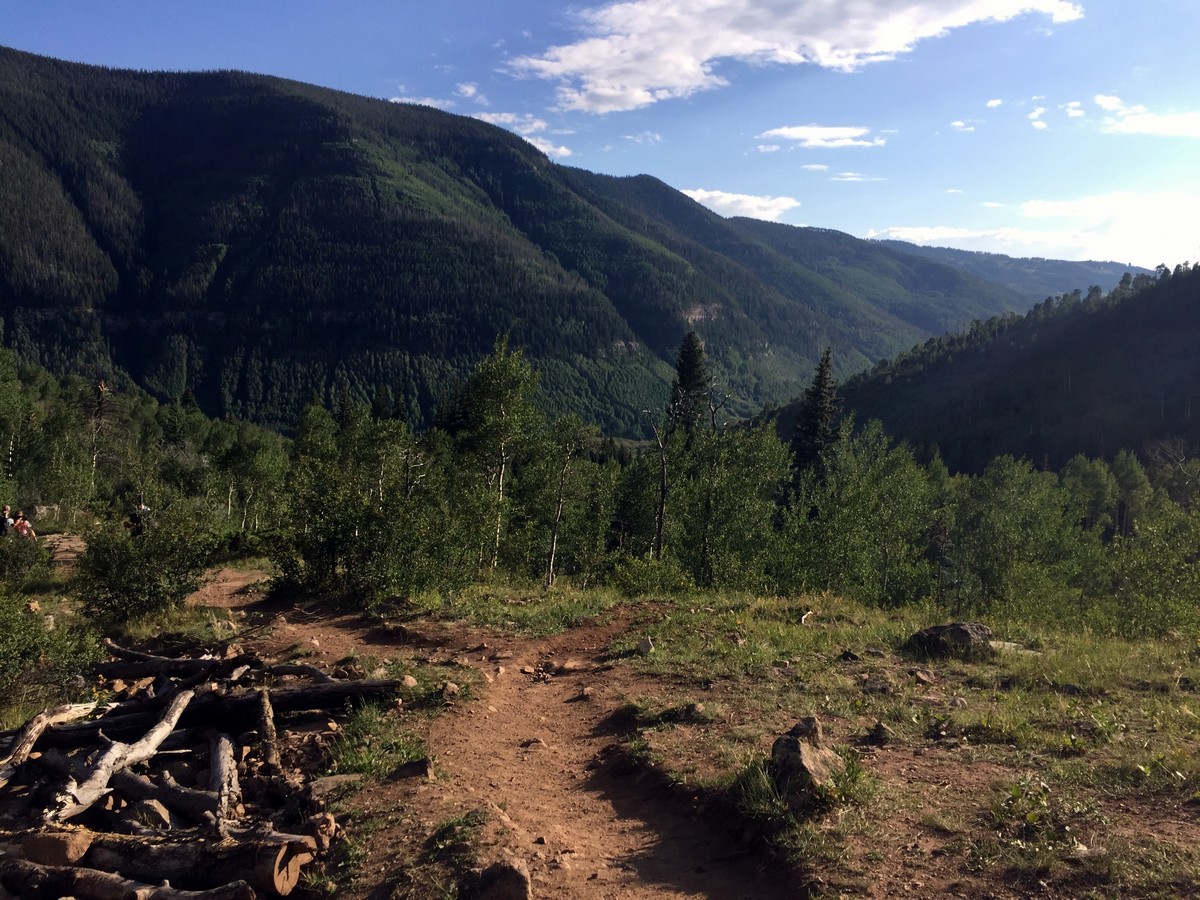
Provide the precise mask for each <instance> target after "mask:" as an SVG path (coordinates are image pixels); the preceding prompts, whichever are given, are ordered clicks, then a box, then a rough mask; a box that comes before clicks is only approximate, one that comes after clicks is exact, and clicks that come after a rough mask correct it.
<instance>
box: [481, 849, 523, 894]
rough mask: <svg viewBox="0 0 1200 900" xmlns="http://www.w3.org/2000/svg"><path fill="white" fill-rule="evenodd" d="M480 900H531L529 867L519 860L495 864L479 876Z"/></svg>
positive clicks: (507, 860) (508, 860)
mask: <svg viewBox="0 0 1200 900" xmlns="http://www.w3.org/2000/svg"><path fill="white" fill-rule="evenodd" d="M475 896H476V898H478V900H530V898H531V897H532V896H533V888H532V886H531V885H530V883H529V867H528V866H526V865H525V863H524V862H523V861H522V860H519V859H506V860H502V861H499V862H494V863H492V864H491V865H490V866H488V867H487V868H486V869H484V870H483V872H482V873H481V874H480V876H479V890H478V891H477V892H476V893H475Z"/></svg>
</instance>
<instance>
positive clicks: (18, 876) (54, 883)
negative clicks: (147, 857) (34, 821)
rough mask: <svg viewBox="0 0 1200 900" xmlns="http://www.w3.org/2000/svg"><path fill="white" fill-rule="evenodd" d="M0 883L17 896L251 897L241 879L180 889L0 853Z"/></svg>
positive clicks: (103, 899) (91, 899) (111, 899)
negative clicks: (41, 863) (203, 886)
mask: <svg viewBox="0 0 1200 900" xmlns="http://www.w3.org/2000/svg"><path fill="white" fill-rule="evenodd" d="M0 884H3V886H4V887H5V888H6V889H7V890H9V891H12V892H14V893H15V894H17V895H18V896H20V897H80V898H84V900H255V897H256V896H257V894H255V892H254V889H253V888H251V887H250V885H248V884H247V883H246V882H245V881H241V880H239V881H233V882H230V883H228V884H224V885H221V886H220V887H216V888H212V889H211V890H204V891H184V890H179V889H178V888H173V887H171V886H170V885H169V884H161V885H158V886H155V885H151V884H145V883H144V882H140V881H134V880H131V879H129V878H123V877H122V876H120V875H117V874H114V873H112V872H102V871H99V870H97V869H88V868H81V867H77V866H42V865H38V864H37V863H34V862H30V861H29V860H27V859H18V858H16V857H13V856H0Z"/></svg>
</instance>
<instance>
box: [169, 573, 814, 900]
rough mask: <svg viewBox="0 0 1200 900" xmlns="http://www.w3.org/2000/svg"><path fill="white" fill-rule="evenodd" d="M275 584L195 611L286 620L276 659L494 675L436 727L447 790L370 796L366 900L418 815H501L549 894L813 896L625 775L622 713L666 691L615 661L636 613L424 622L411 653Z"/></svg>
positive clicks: (200, 599)
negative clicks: (519, 626)
mask: <svg viewBox="0 0 1200 900" xmlns="http://www.w3.org/2000/svg"><path fill="white" fill-rule="evenodd" d="M262 577H263V573H261V572H253V571H238V570H230V569H222V570H217V571H215V572H213V573H211V575H210V579H209V580H208V582H207V583H206V584H205V585H204V587H202V588H201V590H200V591H198V592H197V594H196V595H194V596H193V597H192V598H191V602H193V603H199V604H202V605H205V606H209V607H218V608H226V609H230V610H231V611H238V610H241V611H244V612H247V613H251V612H258V613H260V614H261V613H268V614H270V615H273V616H275V619H274V622H273V625H272V627H271V628H270V629H269V631H268V632H266V633H262V634H260V635H259V638H258V641H260V642H262V644H263V648H262V649H263V650H265V651H268V652H271V653H276V652H281V651H282V650H284V649H285V648H286V647H288V646H294V645H296V644H302V645H308V646H311V647H312V648H313V656H315V657H318V658H319V660H320V661H321V662H325V663H328V662H331V661H333V660H336V659H338V658H339V657H341V656H344V655H348V654H351V653H355V652H362V651H365V652H367V653H370V654H374V655H380V656H388V655H391V653H393V652H396V651H401V649H402V647H403V648H405V652H411V651H412V650H413V649H414V646H413V645H414V644H415V645H417V647H419V648H423V652H424V653H425V654H427V655H428V656H429V657H430V660H431V661H432V662H450V661H452V660H453V661H457V662H460V663H461V662H469V664H470V665H471V666H473V667H474V668H475V669H477V670H478V671H479V672H480V673H482V675H483V678H482V679H481V682H480V684H479V685H478V686H477V687H476V688H475V689H474V691H475V697H474V699H472V700H469V701H465V702H457V703H455V704H454V705H453V706H452V707H450V708H449V709H448V710H446V711H445V712H444V713H443V714H441V715H439V716H438V717H436V718H435V719H433V721H432V724H431V725H430V730H429V733H428V734H427V735H426V743H427V746H428V748H429V752H430V754H431V756H432V757H433V759H434V762H435V766H436V770H437V773H438V776H437V778H436V779H435V780H434V781H431V782H428V783H424V782H420V783H416V784H414V783H413V780H412V779H405V780H402V781H400V782H387V783H383V784H379V785H375V786H373V787H372V788H371V790H370V791H366V792H362V793H361V794H359V795H358V796H357V797H356V799H355V801H354V803H355V805H357V806H361V807H362V809H363V810H364V811H365V812H366V813H368V814H370V815H373V816H377V817H379V819H380V820H381V821H385V822H388V823H390V824H389V825H388V826H385V827H384V828H382V829H381V830H379V831H378V832H376V833H375V834H374V835H372V837H371V838H369V839H368V844H369V845H370V846H371V852H370V857H369V862H368V863H367V864H366V865H365V866H364V871H363V873H362V879H361V882H360V884H359V885H358V889H357V890H356V891H354V892H353V893H354V895H355V896H383V894H380V893H378V891H379V890H380V888H379V887H374V888H373V887H372V883H374V884H375V885H376V886H378V885H381V884H386V883H387V882H388V881H389V880H390V879H391V878H392V877H393V876H394V871H393V866H394V864H395V845H396V842H398V841H406V842H410V843H411V841H412V840H413V839H414V830H413V829H412V827H411V826H412V822H411V820H412V819H413V818H414V817H415V818H416V819H419V820H420V823H419V824H420V826H422V828H418V829H417V830H418V831H420V830H424V832H425V833H426V834H428V832H429V831H430V830H431V829H432V827H434V826H435V825H436V824H437V823H439V822H445V821H448V820H451V819H454V818H455V817H457V816H461V815H462V814H464V813H466V812H469V811H472V810H482V811H483V812H484V813H486V819H487V823H486V825H485V826H484V834H483V837H482V840H481V842H480V843H481V845H482V846H483V847H484V848H485V851H484V852H485V856H486V860H485V861H490V860H494V859H505V858H517V859H520V860H522V861H524V862H525V863H526V865H527V866H528V868H529V871H530V875H531V879H532V886H533V892H534V896H535V897H571V898H579V900H591V898H596V900H599V898H605V900H617V898H619V900H639V898H651V897H653V898H671V897H689V898H721V900H728V898H742V897H745V898H751V897H753V898H760V900H773V898H776V897H779V898H782V897H795V896H797V895H798V894H799V893H801V892H800V891H799V890H798V886H797V885H795V884H792V885H787V886H781V885H779V884H777V883H773V882H772V880H771V876H770V875H769V874H767V873H766V872H765V871H764V870H763V866H762V861H761V857H760V856H759V855H758V854H756V853H754V852H749V851H747V850H745V849H743V848H742V846H741V844H740V843H739V841H738V840H737V838H736V836H734V835H732V834H730V833H729V832H728V831H727V830H726V829H724V828H721V827H720V826H719V824H718V823H714V822H712V821H711V820H710V819H709V818H707V817H702V816H700V815H696V814H693V812H692V808H691V803H690V798H689V796H688V794H687V792H686V791H684V790H680V789H676V790H671V789H669V788H668V787H666V786H664V785H663V784H662V783H661V782H659V781H658V780H656V779H655V778H653V777H652V776H648V775H647V774H646V773H645V772H643V771H639V770H634V769H633V768H632V767H630V766H628V765H623V764H622V762H623V760H622V758H621V756H620V754H619V753H616V752H614V751H615V747H616V744H617V740H618V736H619V729H618V728H616V727H615V726H614V723H615V722H616V714H617V713H618V711H619V710H620V709H621V707H622V706H624V704H625V703H626V702H627V701H628V700H629V699H632V698H636V697H638V696H639V695H641V694H643V693H652V692H653V689H654V685H653V684H650V683H647V682H644V681H643V680H642V679H640V678H639V676H637V675H636V674H635V673H633V672H631V671H630V670H629V668H628V667H626V666H621V665H617V666H613V665H611V664H609V663H608V662H607V657H606V651H607V648H608V646H609V645H610V643H611V642H612V641H613V639H614V638H616V637H617V636H618V635H620V634H621V633H623V632H624V631H625V630H626V629H628V628H629V627H631V620H630V616H629V615H628V614H627V615H626V616H624V617H621V618H618V619H615V620H612V621H604V622H592V623H588V624H585V625H583V626H581V627H578V628H575V629H572V630H571V631H568V632H565V633H563V634H560V635H556V636H553V637H550V638H544V639H529V638H520V637H515V636H507V635H505V636H497V635H495V634H492V633H487V632H483V631H476V630H474V629H470V628H467V627H464V626H461V625H454V624H451V625H445V624H435V623H424V624H422V625H419V626H414V627H413V629H412V630H411V633H410V634H409V635H408V640H407V641H406V642H405V643H404V644H399V643H396V642H395V641H394V639H388V638H386V637H385V636H384V634H381V631H380V630H379V629H377V628H375V627H373V626H371V625H368V624H367V623H365V622H364V621H363V620H362V619H361V617H359V616H353V615H332V616H331V615H322V614H316V615H306V614H303V613H302V612H301V611H300V610H297V609H294V608H290V609H279V608H275V607H273V606H272V607H271V608H270V609H268V604H267V603H266V602H264V600H263V596H262V593H261V592H260V591H259V590H258V588H259V585H258V584H257V582H258V581H259V579H261V578H262ZM523 670H524V671H523ZM448 673H451V674H449V677H453V675H452V670H448ZM585 688H586V689H587V690H586V692H585V690H584V689H585ZM585 693H586V696H585ZM403 818H408V819H409V820H410V821H409V823H408V825H407V826H406V827H401V826H400V825H399V820H401V819H403ZM385 892H386V889H385Z"/></svg>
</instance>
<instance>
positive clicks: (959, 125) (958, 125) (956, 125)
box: [950, 119, 975, 131]
mask: <svg viewBox="0 0 1200 900" xmlns="http://www.w3.org/2000/svg"><path fill="white" fill-rule="evenodd" d="M950 127H951V128H953V129H954V130H955V131H974V130H975V126H974V125H971V124H970V123H968V122H964V121H963V120H962V119H958V120H956V121H954V122H951V123H950Z"/></svg>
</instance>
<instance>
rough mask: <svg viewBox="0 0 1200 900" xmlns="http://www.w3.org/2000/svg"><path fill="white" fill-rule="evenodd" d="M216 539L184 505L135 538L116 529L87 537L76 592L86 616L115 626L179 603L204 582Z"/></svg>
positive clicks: (159, 517) (100, 530)
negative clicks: (205, 571)
mask: <svg viewBox="0 0 1200 900" xmlns="http://www.w3.org/2000/svg"><path fill="white" fill-rule="evenodd" d="M216 545H217V538H216V537H215V535H213V534H212V533H211V532H210V531H209V530H208V528H207V527H206V523H205V521H204V520H203V519H202V518H201V517H200V516H199V515H198V514H197V513H196V511H195V510H193V509H191V508H189V507H188V506H187V505H185V504H180V505H177V506H175V507H172V508H170V509H168V510H164V511H163V513H161V514H158V515H156V517H155V519H154V521H153V522H152V523H151V524H150V526H149V527H148V528H147V529H146V531H145V533H144V534H142V535H140V536H137V537H133V536H131V535H130V534H129V533H128V532H127V531H125V530H124V529H122V528H119V527H118V526H114V525H112V524H110V525H108V526H107V527H101V528H97V529H94V530H93V531H92V532H91V533H89V534H88V536H87V550H85V551H84V552H83V553H82V554H81V555H80V557H79V562H78V564H77V568H76V575H75V581H74V585H73V590H74V593H75V594H76V596H77V597H79V599H80V600H81V601H82V603H83V609H84V612H85V613H86V614H87V615H88V616H90V617H91V618H93V619H95V620H96V621H98V622H100V623H102V624H105V625H116V624H121V623H124V622H127V621H129V620H131V619H137V618H141V617H143V616H148V615H151V614H154V613H157V612H162V611H164V610H167V609H170V608H171V607H175V606H178V605H179V604H181V603H182V602H183V601H184V600H185V599H186V598H187V596H188V595H189V594H191V593H192V592H193V591H195V590H196V589H197V588H198V587H199V586H200V583H201V578H202V576H203V574H204V570H205V568H206V567H207V566H208V564H209V562H210V560H211V558H212V554H213V551H214V549H215V547H216Z"/></svg>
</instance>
